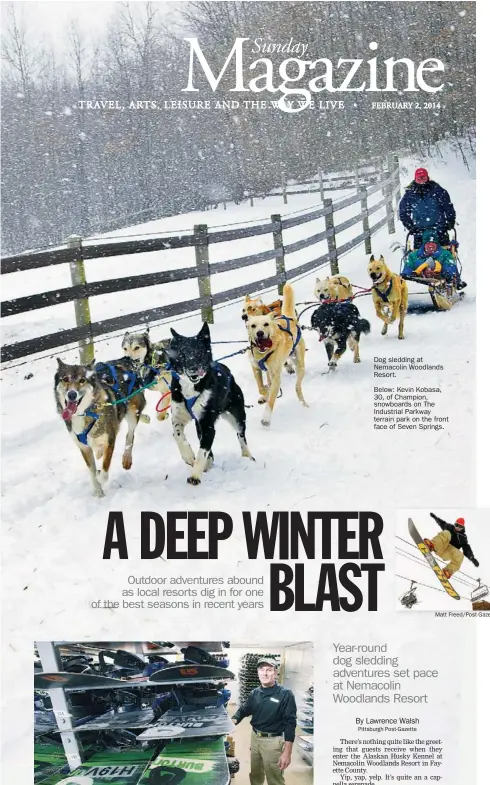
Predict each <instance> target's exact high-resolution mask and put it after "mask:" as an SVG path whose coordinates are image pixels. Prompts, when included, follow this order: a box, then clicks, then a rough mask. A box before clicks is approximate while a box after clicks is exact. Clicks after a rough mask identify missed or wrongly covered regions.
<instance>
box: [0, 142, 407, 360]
mask: <svg viewBox="0 0 490 785" xmlns="http://www.w3.org/2000/svg"><path fill="white" fill-rule="evenodd" d="M390 170H391V171H390V172H384V173H383V179H382V180H381V181H380V182H377V183H376V184H374V185H372V186H369V187H367V186H361V185H360V186H359V189H358V191H357V192H356V193H355V194H353V195H351V196H348V197H346V198H345V199H342V200H340V201H338V202H335V203H333V202H332V200H331V199H323V206H322V207H320V208H319V209H316V208H315V209H314V210H311V211H310V212H307V213H304V214H302V215H296V216H292V217H291V218H287V217H286V218H281V216H280V215H273V216H271V221H270V222H269V223H264V224H258V225H256V226H248V227H240V228H237V229H231V230H224V231H208V227H207V226H206V225H204V224H200V225H198V226H195V227H194V233H193V234H187V235H181V236H176V237H151V238H147V239H142V240H129V241H128V240H122V241H120V242H110V243H103V242H98V243H96V244H90V245H88V244H85V243H82V240H81V238H79V237H72V238H69V241H68V247H67V248H60V249H54V250H49V251H41V252H36V253H30V254H28V253H26V254H17V255H15V256H9V257H5V258H4V259H2V267H1V273H2V275H6V274H10V273H15V272H22V271H29V270H34V269H39V268H42V267H47V266H52V265H59V264H69V265H70V272H71V277H72V283H73V286H71V287H68V288H62V289H56V290H51V291H46V292H42V293H38V294H32V295H27V296H24V297H17V298H15V299H12V300H6V301H3V302H2V304H1V315H2V317H7V316H13V315H18V314H22V313H26V312H29V311H33V310H39V309H42V308H47V307H50V306H54V305H59V304H61V303H67V302H74V304H75V315H76V324H77V326H76V327H73V328H70V329H67V330H60V331H58V332H54V333H50V334H47V335H42V336H38V337H36V338H32V339H28V340H25V341H18V342H16V343H13V344H9V345H6V346H3V347H2V350H1V361H2V362H10V361H13V360H17V359H20V358H23V357H27V356H30V355H33V354H37V353H39V352H43V351H46V350H49V349H56V348H58V347H61V346H66V345H69V344H73V343H77V342H78V343H79V346H80V354H81V359H82V362H85V361H87V360H88V359H91V358H92V357H93V339H94V338H96V337H98V336H101V335H106V334H110V333H112V332H116V331H118V330H123V329H128V328H135V327H141V326H143V325H145V324H147V323H149V322H155V321H157V320H161V319H166V318H169V317H172V316H180V315H182V314H186V313H194V312H196V311H198V310H200V311H201V315H202V318H203V319H206V320H208V321H210V322H212V321H213V305H218V304H221V303H226V302H229V301H232V300H234V299H236V298H238V297H241V296H243V295H245V294H247V293H251V292H260V291H263V290H266V289H269V288H271V287H274V286H276V285H277V286H278V290H279V293H280V294H281V293H282V288H283V285H284V283H285V282H286V280H293V279H295V278H298V277H301V276H303V275H305V274H306V273H308V272H310V271H312V270H315V269H317V268H319V267H322V266H324V265H326V264H330V265H331V270H332V272H333V273H335V274H336V273H338V261H339V258H340V257H341V256H343V255H344V254H345V253H347V252H348V251H350V250H352V249H353V248H355V247H357V246H358V245H360V244H361V243H362V242H364V245H365V251H366V253H370V250H371V246H370V242H371V236H372V235H373V234H374V233H375V232H377V231H378V230H379V229H381V228H382V227H383V226H384V225H386V224H387V225H388V230H389V232H390V233H392V232H394V231H395V226H394V210H393V198H394V196H395V197H396V196H397V195H398V194H399V189H400V184H399V167H398V159H397V157H396V156H394V157H393V164H392V166H391V167H390ZM377 191H382V194H383V198H382V199H381V200H380V201H378V202H377V203H376V204H374V205H373V206H372V207H370V208H368V207H367V198H368V196H371V195H372V194H374V193H376V192H377ZM357 202H359V203H360V204H361V212H359V213H357V214H356V215H354V216H352V217H351V218H349V219H347V220H345V221H343V222H341V223H338V224H337V225H335V222H334V217H335V214H337V213H339V212H340V211H341V210H342V209H345V208H346V207H349V206H351V205H353V204H355V203H357ZM383 207H386V215H385V216H384V217H383V218H382V219H381V220H379V221H378V222H377V223H376V224H374V226H370V225H369V216H370V215H372V214H374V213H376V212H378V211H379V210H380V209H381V208H383ZM322 217H323V218H324V219H325V229H324V230H322V231H321V232H317V233H315V234H312V235H309V236H308V237H306V238H303V239H301V240H297V241H295V242H292V243H289V244H284V241H283V231H284V230H286V229H290V228H292V227H294V226H299V225H301V224H305V223H308V222H310V221H313V220H317V219H319V218H322ZM358 223H359V224H361V225H362V229H363V231H362V233H360V234H358V235H357V236H356V237H354V238H353V239H352V240H349V241H348V242H346V243H344V244H342V245H340V246H337V236H338V235H339V234H340V233H341V232H343V231H345V230H346V229H349V228H351V227H352V226H355V225H356V224H358ZM264 234H272V237H273V240H274V247H273V248H272V249H270V250H266V251H261V252H260V253H254V254H249V255H247V256H242V257H238V258H232V259H227V260H225V261H221V262H212V263H210V261H209V245H211V244H213V243H221V242H227V241H232V240H240V239H244V238H247V237H256V236H259V235H264ZM324 240H326V241H327V245H328V252H326V253H323V254H321V255H320V256H317V257H315V258H314V259H311V260H309V261H308V262H305V263H303V264H301V265H299V266H296V267H294V268H292V269H289V270H287V271H286V266H285V256H286V255H288V254H292V253H295V252H297V251H300V250H303V249H304V248H308V247H309V246H312V245H316V244H318V243H319V242H322V241H324ZM189 247H194V249H195V262H196V263H195V266H194V267H185V268H182V269H178V270H168V271H162V272H156V273H147V274H142V275H132V276H127V277H123V278H112V279H109V280H104V281H95V282H91V283H87V282H86V278H85V269H84V262H85V261H87V260H90V259H104V258H109V257H115V256H121V255H130V254H138V253H147V252H153V251H160V250H169V249H174V248H189ZM272 259H275V261H276V274H275V275H273V276H270V277H269V278H266V279H261V280H258V281H254V282H252V283H247V284H244V285H242V286H238V287H236V288H233V289H229V290H227V291H224V292H219V293H218V294H213V293H212V287H211V281H212V276H213V275H216V274H217V273H223V272H227V271H230V270H237V269H243V268H245V267H250V266H253V265H256V264H260V263H262V262H264V261H268V260H272ZM194 278H197V280H198V285H199V297H198V298H197V299H193V300H192V305H191V304H190V303H189V301H185V302H179V303H172V304H171V305H164V306H161V307H156V308H150V309H148V310H145V311H140V312H137V313H131V314H126V315H123V316H117V317H114V318H111V319H104V320H102V321H98V322H92V321H91V319H90V308H89V300H90V298H91V297H95V296H98V295H102V294H112V293H116V292H122V291H128V290H132V289H140V288H145V287H150V286H158V285H161V284H166V283H173V282H176V281H184V280H190V279H194Z"/></svg>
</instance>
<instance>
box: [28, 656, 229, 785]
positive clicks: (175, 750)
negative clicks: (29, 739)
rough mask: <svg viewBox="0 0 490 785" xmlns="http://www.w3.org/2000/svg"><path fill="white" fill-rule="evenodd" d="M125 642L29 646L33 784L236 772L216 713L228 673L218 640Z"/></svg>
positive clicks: (201, 778) (212, 782)
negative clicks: (33, 649) (159, 644)
mask: <svg viewBox="0 0 490 785" xmlns="http://www.w3.org/2000/svg"><path fill="white" fill-rule="evenodd" d="M205 645H208V644H205ZM75 647H76V648H84V649H85V652H84V653H83V654H76V655H75V656H74V655H73V654H72V651H71V650H72V649H73V648H75ZM170 647H172V648H170ZM135 648H138V649H140V651H139V652H138V653H135V652H132V651H128V650H127V649H122V648H121V649H119V648H114V649H112V648H109V647H108V646H107V644H51V643H39V644H38V645H37V649H38V653H39V660H40V661H37V662H36V663H35V668H34V689H35V699H34V707H35V726H34V733H35V782H36V783H38V782H39V783H41V782H42V783H46V784H47V783H49V784H50V785H78V784H79V783H83V784H84V785H85V783H87V784H88V783H90V784H92V783H95V782H97V783H101V784H103V783H111V785H137V784H138V783H148V784H149V785H155V784H156V783H162V785H177V784H178V783H181V782H185V783H186V785H194V784H195V783H196V785H197V783H198V782H199V783H206V785H227V784H228V783H229V781H230V779H231V777H232V776H233V775H234V774H235V773H236V772H237V771H238V770H239V763H238V760H237V759H236V758H235V757H234V743H233V739H232V738H231V737H230V736H229V734H230V732H232V731H233V730H234V725H233V723H232V721H231V719H230V717H229V715H228V712H227V710H226V706H227V704H228V701H229V699H230V690H229V689H228V687H227V686H226V685H227V683H228V682H230V681H233V680H234V678H235V676H234V674H233V673H232V671H230V670H228V669H227V668H226V667H225V665H228V664H229V658H228V657H227V656H226V654H225V653H224V652H223V651H222V648H221V644H219V643H213V644H212V649H213V650H212V651H211V652H210V651H208V650H207V649H206V648H204V647H203V646H201V645H200V644H199V643H194V642H193V643H185V644H184V643H182V644H178V645H175V646H173V645H172V644H167V648H168V649H169V650H168V651H165V654H162V653H159V654H155V653H153V652H154V649H153V650H151V649H146V650H145V649H144V648H143V647H141V645H140V644H135ZM149 651H152V653H148V652H149ZM44 663H46V664H48V663H49V669H48V668H44V667H43V666H44ZM53 665H55V666H56V667H58V670H56V669H55V668H53V667H52V666H53ZM81 667H83V672H80V671H81ZM65 749H67V750H68V749H69V750H70V754H69V755H68V756H67V755H66V754H65ZM70 769H71V771H70Z"/></svg>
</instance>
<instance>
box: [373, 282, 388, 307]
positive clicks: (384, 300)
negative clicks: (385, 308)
mask: <svg viewBox="0 0 490 785" xmlns="http://www.w3.org/2000/svg"><path fill="white" fill-rule="evenodd" d="M373 289H374V291H375V292H376V293H377V294H379V296H380V297H381V299H382V300H383V302H385V303H387V302H388V297H389V296H390V292H391V290H392V289H393V278H392V279H391V281H390V284H389V286H388V288H387V290H386V292H381V291H380V290H379V289H378V287H377V286H373Z"/></svg>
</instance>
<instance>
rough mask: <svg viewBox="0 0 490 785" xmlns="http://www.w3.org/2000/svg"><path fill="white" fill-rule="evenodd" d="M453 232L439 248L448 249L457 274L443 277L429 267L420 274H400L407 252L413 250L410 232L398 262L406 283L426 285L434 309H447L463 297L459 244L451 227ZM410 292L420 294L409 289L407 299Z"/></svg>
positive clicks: (420, 292) (454, 230)
mask: <svg viewBox="0 0 490 785" xmlns="http://www.w3.org/2000/svg"><path fill="white" fill-rule="evenodd" d="M453 233H454V237H453V238H452V239H451V240H450V241H449V245H443V246H441V248H444V249H445V250H448V251H450V253H451V256H452V257H453V260H454V264H455V266H456V268H457V274H456V275H455V276H454V277H453V278H452V279H448V278H445V277H443V276H442V275H441V274H440V273H437V272H436V271H435V270H430V269H427V270H425V271H424V273H423V274H421V275H415V274H414V275H407V274H406V272H405V273H403V274H402V272H403V270H404V268H405V265H406V261H407V259H408V256H409V254H410V253H411V252H412V251H413V250H415V249H414V242H413V235H412V234H411V232H409V233H408V234H407V237H406V240H405V247H404V249H403V255H402V258H401V262H400V275H401V276H402V278H404V279H405V280H406V281H407V282H408V283H414V284H419V285H421V286H423V287H426V289H427V290H428V294H429V296H430V298H431V300H432V304H433V306H434V308H435V310H436V311H449V310H451V308H452V307H453V305H455V304H456V303H457V302H459V301H460V300H461V299H462V298H463V297H464V292H462V291H461V288H462V286H461V273H462V269H463V267H462V264H461V260H460V258H459V253H458V247H459V244H458V241H457V237H456V229H453ZM398 247H401V246H398ZM411 294H412V295H414V294H415V295H419V294H422V291H415V292H410V291H409V301H410V295H411Z"/></svg>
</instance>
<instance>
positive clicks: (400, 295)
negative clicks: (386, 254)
mask: <svg viewBox="0 0 490 785" xmlns="http://www.w3.org/2000/svg"><path fill="white" fill-rule="evenodd" d="M368 274H369V277H370V278H371V281H372V282H373V287H372V295H373V302H374V307H375V309H376V316H377V317H378V318H379V319H381V321H382V322H384V325H383V328H382V330H381V335H386V333H387V332H388V325H389V324H392V323H393V322H396V320H397V319H399V324H398V337H399V338H400V339H401V338H404V337H405V336H404V334H403V325H404V322H405V314H406V312H407V306H408V286H407V282H406V281H404V280H403V278H401V277H400V276H399V275H397V274H396V273H392V272H391V270H390V269H389V268H388V266H387V264H386V262H385V260H384V258H383V257H382V256H380V257H379V259H375V258H374V256H371V258H370V260H369V265H368Z"/></svg>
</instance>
